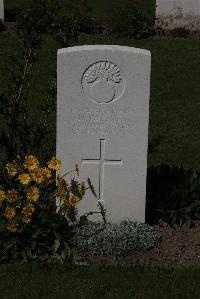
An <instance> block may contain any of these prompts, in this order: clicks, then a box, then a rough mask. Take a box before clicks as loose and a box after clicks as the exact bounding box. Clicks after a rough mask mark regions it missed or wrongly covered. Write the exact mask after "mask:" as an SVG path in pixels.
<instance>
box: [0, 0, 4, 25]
mask: <svg viewBox="0 0 200 299" xmlns="http://www.w3.org/2000/svg"><path fill="white" fill-rule="evenodd" d="M0 20H1V21H4V4H3V0H0Z"/></svg>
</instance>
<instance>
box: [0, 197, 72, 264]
mask: <svg viewBox="0 0 200 299" xmlns="http://www.w3.org/2000/svg"><path fill="white" fill-rule="evenodd" d="M54 205H55V197H52V199H51V201H50V199H49V198H48V201H46V202H45V203H44V204H43V205H38V207H37V210H36V213H35V215H34V216H33V219H32V220H31V224H30V225H27V226H25V227H24V228H23V229H22V230H21V231H19V232H16V233H9V232H8V231H7V230H6V229H5V227H4V225H3V223H2V222H1V226H0V229H1V239H0V263H8V262H9V263H27V262H37V263H39V262H42V261H48V260H49V259H51V258H52V257H53V258H54V259H55V258H57V259H58V260H59V261H60V262H62V263H64V262H66V261H69V260H70V258H71V259H72V256H71V252H70V248H69V247H68V245H67V242H68V239H69V238H70V236H71V228H70V226H69V224H68V222H67V220H66V219H65V218H64V217H63V216H61V215H59V214H57V213H56V212H55V207H54Z"/></svg>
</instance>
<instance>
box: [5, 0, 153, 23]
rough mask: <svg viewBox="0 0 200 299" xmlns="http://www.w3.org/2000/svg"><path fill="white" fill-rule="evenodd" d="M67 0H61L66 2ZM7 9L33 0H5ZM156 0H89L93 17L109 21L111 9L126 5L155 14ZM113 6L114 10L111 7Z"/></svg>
mask: <svg viewBox="0 0 200 299" xmlns="http://www.w3.org/2000/svg"><path fill="white" fill-rule="evenodd" d="M65 1H66V0H60V2H61V3H62V2H65ZM4 2H5V4H4V5H5V8H6V9H13V8H21V7H26V6H28V5H29V3H30V2H31V0H4ZM155 3H156V0H109V1H107V0H88V5H89V7H90V8H91V9H92V14H93V17H95V18H96V19H97V20H98V21H100V22H109V15H110V14H109V11H112V10H113V9H119V8H120V7H122V6H123V7H124V6H133V5H134V6H137V7H140V8H141V9H142V10H143V11H145V12H146V13H147V14H148V15H150V16H154V14H155ZM111 7H112V10H111V9H110V8H111Z"/></svg>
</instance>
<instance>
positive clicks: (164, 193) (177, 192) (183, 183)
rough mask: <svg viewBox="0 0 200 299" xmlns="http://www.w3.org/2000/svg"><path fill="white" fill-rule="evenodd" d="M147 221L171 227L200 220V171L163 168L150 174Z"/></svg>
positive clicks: (149, 171)
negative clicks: (161, 221) (163, 223)
mask: <svg viewBox="0 0 200 299" xmlns="http://www.w3.org/2000/svg"><path fill="white" fill-rule="evenodd" d="M146 200H147V202H146V221H147V222H148V223H149V224H150V225H152V224H155V223H156V222H157V221H158V220H159V219H160V218H162V219H163V220H165V221H167V222H168V223H169V224H170V225H174V224H177V225H183V224H187V225H191V223H192V220H200V171H196V170H191V169H184V168H183V167H182V166H180V167H176V166H168V165H164V164H161V165H160V166H157V167H154V166H152V167H150V168H149V169H148V173H147V195H146Z"/></svg>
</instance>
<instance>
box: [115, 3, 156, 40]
mask: <svg viewBox="0 0 200 299" xmlns="http://www.w3.org/2000/svg"><path fill="white" fill-rule="evenodd" d="M110 31H111V33H112V34H114V35H117V36H119V37H132V38H136V39H142V38H147V37H149V36H152V35H153V34H154V30H153V21H152V20H150V19H149V17H147V16H146V15H145V14H144V13H143V12H142V11H140V10H138V8H133V7H121V9H118V10H117V11H114V12H113V14H112V16H111V21H110Z"/></svg>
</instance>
